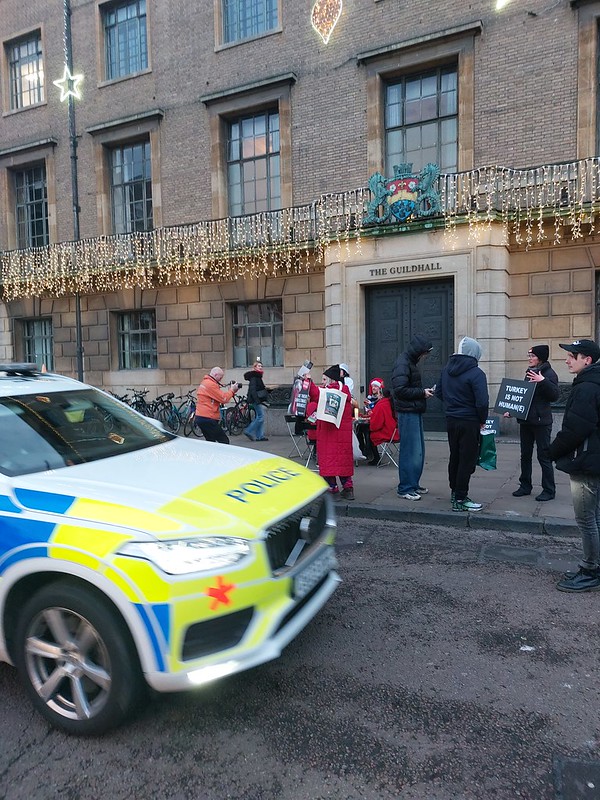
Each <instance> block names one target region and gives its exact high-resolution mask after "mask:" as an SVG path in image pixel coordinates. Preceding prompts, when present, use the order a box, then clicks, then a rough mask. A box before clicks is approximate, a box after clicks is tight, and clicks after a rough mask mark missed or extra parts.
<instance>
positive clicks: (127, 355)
mask: <svg viewBox="0 0 600 800" xmlns="http://www.w3.org/2000/svg"><path fill="white" fill-rule="evenodd" d="M118 341H119V369H156V367H157V366H158V361H157V354H156V313H155V312H154V310H148V311H127V312H123V313H121V314H119V315H118Z"/></svg>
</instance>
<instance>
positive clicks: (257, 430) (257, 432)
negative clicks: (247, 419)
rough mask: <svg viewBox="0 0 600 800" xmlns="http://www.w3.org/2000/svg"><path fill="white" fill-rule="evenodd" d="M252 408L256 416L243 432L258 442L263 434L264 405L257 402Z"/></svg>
mask: <svg viewBox="0 0 600 800" xmlns="http://www.w3.org/2000/svg"><path fill="white" fill-rule="evenodd" d="M254 410H255V411H256V416H255V417H254V419H253V420H252V422H251V423H250V425H248V427H247V428H246V429H245V430H244V433H247V434H248V436H252V437H253V438H254V439H256V441H257V442H258V441H260V439H263V438H264V435H265V407H264V406H263V405H261V404H260V403H258V404H257V405H255V406H254Z"/></svg>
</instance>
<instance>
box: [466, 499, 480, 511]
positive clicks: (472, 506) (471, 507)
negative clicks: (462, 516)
mask: <svg viewBox="0 0 600 800" xmlns="http://www.w3.org/2000/svg"><path fill="white" fill-rule="evenodd" d="M462 504H463V506H464V508H465V509H466V510H467V511H481V509H482V508H483V503H474V502H473V501H472V500H469V498H468V497H465V499H464V500H463V501H462Z"/></svg>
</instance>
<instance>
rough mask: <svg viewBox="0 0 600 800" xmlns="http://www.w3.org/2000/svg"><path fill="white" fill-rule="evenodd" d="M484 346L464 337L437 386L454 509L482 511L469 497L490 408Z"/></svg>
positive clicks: (479, 505) (436, 391) (436, 392)
mask: <svg viewBox="0 0 600 800" xmlns="http://www.w3.org/2000/svg"><path fill="white" fill-rule="evenodd" d="M480 358H481V345H480V344H479V342H478V341H477V340H476V339H471V338H469V337H468V336H463V338H462V339H461V340H460V342H459V344H458V350H457V351H456V353H454V354H453V355H451V356H450V358H449V359H448V363H447V364H446V366H445V367H444V369H443V370H442V374H441V376H440V379H439V381H438V383H437V386H436V388H435V396H436V397H437V398H438V399H439V400H441V401H442V404H443V406H444V414H445V415H446V430H447V431H448V446H449V448H450V458H449V460H448V482H449V484H450V500H451V503H452V511H480V510H481V509H482V508H483V506H482V504H481V503H474V502H473V501H472V500H471V499H470V498H469V482H470V480H471V475H472V474H473V473H474V472H475V467H476V466H477V456H478V455H479V436H480V431H481V429H482V428H484V427H485V421H486V419H487V415H488V410H489V394H488V387H487V379H486V377H485V373H484V371H483V370H482V369H481V368H480V367H479V365H478V362H479V359H480Z"/></svg>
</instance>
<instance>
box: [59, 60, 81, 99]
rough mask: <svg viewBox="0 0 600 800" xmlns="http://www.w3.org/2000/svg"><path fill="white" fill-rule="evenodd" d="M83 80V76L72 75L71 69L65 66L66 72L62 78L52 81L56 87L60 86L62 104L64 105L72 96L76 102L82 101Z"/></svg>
mask: <svg viewBox="0 0 600 800" xmlns="http://www.w3.org/2000/svg"><path fill="white" fill-rule="evenodd" d="M82 80H83V75H71V72H70V71H69V68H68V67H67V65H66V64H65V70H64V72H63V76H62V78H60V80H57V81H52V83H53V84H54V85H55V86H58V88H59V89H60V102H61V103H64V101H65V100H66V99H67V98H68V97H69V96H72V97H74V98H75V99H76V100H80V99H81V89H80V88H79V84H80V83H81V82H82Z"/></svg>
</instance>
